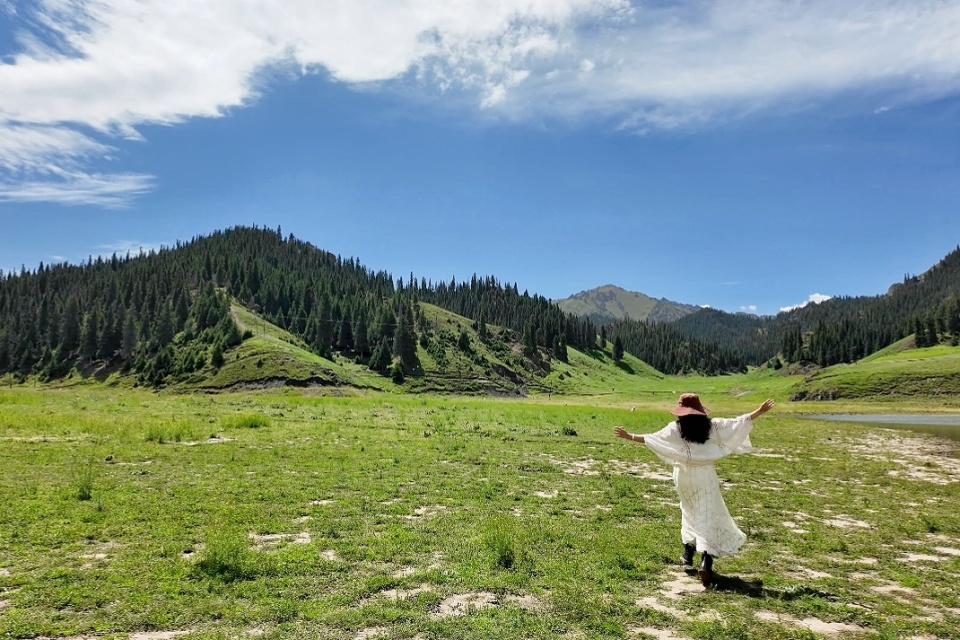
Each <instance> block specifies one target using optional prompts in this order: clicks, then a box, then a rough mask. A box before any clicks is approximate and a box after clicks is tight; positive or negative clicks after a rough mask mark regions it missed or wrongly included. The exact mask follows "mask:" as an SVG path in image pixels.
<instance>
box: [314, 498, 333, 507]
mask: <svg viewBox="0 0 960 640" xmlns="http://www.w3.org/2000/svg"><path fill="white" fill-rule="evenodd" d="M333 503H334V500H312V501H311V502H310V506H311V507H324V506H326V505H328V504H333Z"/></svg>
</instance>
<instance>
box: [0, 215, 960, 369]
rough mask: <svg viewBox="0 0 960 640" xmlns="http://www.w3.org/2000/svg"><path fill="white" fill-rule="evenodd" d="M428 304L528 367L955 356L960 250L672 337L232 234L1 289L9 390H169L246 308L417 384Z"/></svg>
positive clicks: (47, 272) (37, 273) (704, 313)
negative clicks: (78, 383)
mask: <svg viewBox="0 0 960 640" xmlns="http://www.w3.org/2000/svg"><path fill="white" fill-rule="evenodd" d="M421 303H429V304H431V305H435V306H436V307H440V308H442V309H445V310H447V311H450V312H452V313H454V314H457V315H459V316H463V317H464V318H466V319H468V320H470V321H471V322H472V323H473V327H474V328H475V329H476V332H477V334H478V335H479V337H480V339H482V340H490V341H500V342H502V343H503V344H504V345H507V346H504V347H503V348H511V349H515V350H516V351H517V352H519V353H520V354H522V357H524V358H526V359H528V360H531V361H533V362H538V361H542V360H549V359H558V360H560V361H566V360H567V349H568V348H573V349H576V350H578V351H581V352H584V353H590V352H591V351H593V350H596V349H606V348H607V345H608V342H609V343H612V345H613V346H612V353H613V354H614V358H615V360H617V361H618V362H619V360H620V358H621V357H622V354H623V352H624V351H625V352H628V353H630V354H632V355H634V356H636V357H637V358H639V359H641V360H643V361H644V362H646V363H648V364H649V365H651V366H652V367H654V368H655V369H657V370H659V371H660V372H662V373H667V374H677V373H692V372H698V373H703V374H706V375H715V374H722V373H728V372H738V371H744V370H746V368H747V367H749V366H756V365H762V364H765V363H766V364H771V365H772V366H775V367H779V366H781V365H782V364H785V363H793V362H810V363H815V364H817V365H820V366H827V365H830V364H835V363H838V362H850V361H855V360H857V359H859V358H862V357H864V356H866V355H869V354H870V353H872V352H875V351H877V350H879V349H881V348H883V347H885V346H887V345H889V344H890V343H892V342H894V341H896V340H899V339H901V338H903V337H905V336H908V335H911V334H913V335H914V336H915V340H916V344H917V345H918V346H926V345H932V344H936V343H938V342H951V343H952V344H957V341H958V338H960V248H958V250H956V251H954V252H952V253H951V254H950V255H948V256H947V257H946V258H944V260H943V261H941V262H940V263H939V264H937V265H936V266H934V267H933V268H932V269H930V270H929V271H928V272H926V273H924V274H923V275H921V276H908V277H905V278H904V279H903V282H901V283H898V284H896V285H894V286H892V287H891V288H890V291H889V292H888V293H887V294H885V295H881V296H875V297H840V298H834V299H831V300H828V301H826V302H823V303H821V304H816V305H813V304H811V305H808V306H807V307H803V308H800V309H796V310H794V311H790V312H786V313H781V314H779V315H777V316H775V317H759V318H758V317H756V316H749V315H744V314H728V313H724V312H720V311H715V310H711V309H703V310H700V311H697V312H695V313H693V314H690V315H687V316H685V317H683V318H680V319H679V320H676V321H673V322H647V321H631V320H621V321H618V322H615V323H611V324H599V323H597V322H595V321H594V320H591V319H589V318H581V317H577V316H574V315H570V314H567V313H565V312H563V311H562V310H561V309H560V308H559V306H557V304H555V303H552V302H550V301H549V300H547V299H546V298H544V297H543V296H540V295H537V294H531V293H529V292H527V291H524V292H522V293H521V292H520V291H518V288H517V286H516V285H515V284H508V283H503V282H499V281H497V280H496V279H495V278H493V277H489V276H487V277H478V276H476V275H474V276H473V277H471V278H470V279H469V280H463V281H457V280H456V279H452V280H450V281H439V282H434V281H432V280H429V279H426V278H423V277H421V278H417V277H416V276H415V275H414V274H413V273H411V274H409V276H408V277H406V278H403V277H399V278H395V277H394V276H393V275H391V274H389V273H386V272H383V271H373V270H371V269H368V268H367V267H365V266H364V265H362V264H360V263H359V262H358V261H357V260H356V259H354V258H342V257H340V256H337V255H334V254H332V253H329V252H326V251H324V250H322V249H319V248H317V247H315V246H314V245H312V244H310V243H308V242H305V241H303V240H299V239H297V238H295V237H294V236H293V235H289V236H287V237H284V236H283V234H282V233H281V231H280V229H277V230H275V231H274V230H269V229H265V228H257V227H252V228H251V227H236V228H231V229H228V230H224V231H217V232H214V233H211V234H209V235H206V236H201V237H196V238H193V239H192V240H191V241H189V242H186V243H177V244H176V245H175V246H173V247H169V248H164V249H161V250H159V251H151V252H149V253H145V254H139V255H135V256H132V255H125V256H116V255H114V256H111V257H109V258H105V257H99V258H96V259H93V258H91V259H89V260H88V261H87V262H86V263H84V264H80V265H71V264H67V263H62V264H55V265H43V264H41V265H39V267H38V268H37V269H35V270H28V269H26V268H24V269H22V270H21V271H20V272H19V273H7V274H0V375H3V374H12V375H13V376H14V378H15V379H19V380H24V379H26V378H27V377H28V376H37V377H38V379H40V380H42V381H47V380H56V379H58V378H62V377H64V376H67V375H69V374H70V372H71V371H74V370H79V371H93V370H97V371H123V372H128V373H129V374H130V375H132V376H135V377H136V380H137V382H138V383H139V384H142V385H145V386H160V385H163V384H165V383H166V382H169V381H170V380H175V379H178V378H182V377H183V376H188V375H191V374H193V373H194V372H197V371H199V370H201V369H204V368H205V367H213V368H216V367H218V366H220V365H222V363H223V359H224V354H225V353H226V352H227V351H228V350H229V349H231V347H233V346H235V345H237V344H239V343H241V342H242V341H243V340H244V339H245V338H247V337H249V335H250V331H249V329H246V330H245V331H243V332H242V331H241V330H240V328H239V327H238V324H237V322H236V320H235V318H234V317H233V314H232V313H231V304H241V305H243V306H244V307H246V308H247V309H249V310H250V311H252V312H253V313H255V314H257V316H258V317H260V318H262V319H263V320H264V321H265V322H270V323H272V324H274V325H277V326H278V327H281V328H283V329H285V330H286V331H288V332H289V333H290V334H292V335H293V336H296V337H297V338H298V339H300V340H302V341H303V343H305V344H306V345H308V347H309V348H310V350H312V351H313V352H314V353H316V354H317V355H319V356H321V357H324V358H330V357H333V356H334V355H336V356H337V357H346V358H349V359H350V360H352V361H354V362H357V363H361V364H363V365H366V366H368V367H369V368H370V369H372V370H374V371H378V372H381V373H383V374H385V375H392V376H394V378H395V379H402V378H403V376H404V375H411V374H413V375H416V374H417V371H418V368H419V356H418V353H419V352H420V351H418V350H422V352H428V353H430V352H433V351H432V350H435V348H436V345H435V344H434V342H435V341H436V340H437V339H438V336H437V335H435V333H434V332H433V331H431V319H430V318H429V317H428V315H427V314H426V313H425V312H424V306H423V304H421ZM494 327H495V328H496V329H493V328H494ZM464 340H466V341H467V343H469V337H467V336H466V334H461V336H460V341H461V342H463V341H464ZM468 346H469V345H468V344H466V345H461V347H462V348H467V347H468ZM617 356H620V357H617ZM441 360H442V359H441Z"/></svg>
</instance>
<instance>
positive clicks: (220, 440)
mask: <svg viewBox="0 0 960 640" xmlns="http://www.w3.org/2000/svg"><path fill="white" fill-rule="evenodd" d="M224 442H236V438H218V437H216V436H214V437H212V438H207V439H206V440H192V441H190V442H181V443H180V444H182V445H183V446H185V447H196V446H197V445H201V444H223V443H224Z"/></svg>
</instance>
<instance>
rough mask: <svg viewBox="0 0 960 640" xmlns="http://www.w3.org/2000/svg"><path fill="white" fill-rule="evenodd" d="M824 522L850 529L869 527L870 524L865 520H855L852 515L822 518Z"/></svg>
mask: <svg viewBox="0 0 960 640" xmlns="http://www.w3.org/2000/svg"><path fill="white" fill-rule="evenodd" d="M820 522H822V523H823V524H828V525H830V526H831V527H839V528H841V529H849V528H851V527H856V528H858V529H869V528H870V524H869V523H867V522H864V521H863V520H854V519H853V518H851V517H850V516H845V515H842V514H841V515H838V516H836V517H834V518H828V519H827V520H821V521H820Z"/></svg>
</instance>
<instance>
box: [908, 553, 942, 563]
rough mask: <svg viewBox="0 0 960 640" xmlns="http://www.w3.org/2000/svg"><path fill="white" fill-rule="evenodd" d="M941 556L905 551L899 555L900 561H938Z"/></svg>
mask: <svg viewBox="0 0 960 640" xmlns="http://www.w3.org/2000/svg"><path fill="white" fill-rule="evenodd" d="M941 560H943V557H942V556H931V555H928V554H925V553H905V554H903V556H901V558H900V561H901V562H940V561H941Z"/></svg>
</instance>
